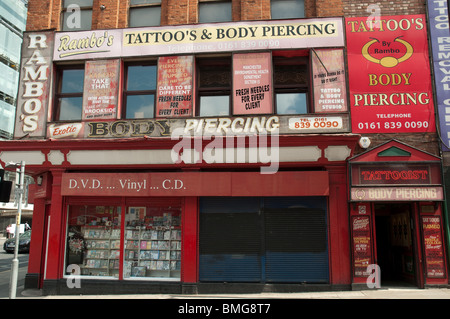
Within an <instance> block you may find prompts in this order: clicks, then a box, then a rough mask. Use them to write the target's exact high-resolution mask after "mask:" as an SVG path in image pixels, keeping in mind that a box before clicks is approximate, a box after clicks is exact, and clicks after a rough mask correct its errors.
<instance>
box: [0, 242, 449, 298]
mask: <svg viewBox="0 0 450 319" xmlns="http://www.w3.org/2000/svg"><path fill="white" fill-rule="evenodd" d="M4 240H5V238H4V237H2V236H0V244H1V245H3V242H4ZM1 247H2V246H0V249H2V248H1ZM16 299H97V300H99V299H104V300H107V299H134V300H139V299H159V300H162V299H168V300H195V299H197V300H202V299H209V300H221V299H233V300H238V299H309V300H310V299H322V300H323V299H342V300H344V299H385V300H387V299H424V300H425V299H428V300H430V299H431V300H438V299H450V288H427V289H419V288H415V287H383V286H382V287H381V288H379V289H367V290H357V291H325V292H299V293H257V294H197V295H183V294H127V295H52V296H44V295H43V294H42V291H41V290H38V289H26V290H23V291H18V294H17V296H16Z"/></svg>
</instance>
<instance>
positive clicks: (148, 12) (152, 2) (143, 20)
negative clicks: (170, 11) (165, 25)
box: [128, 0, 161, 27]
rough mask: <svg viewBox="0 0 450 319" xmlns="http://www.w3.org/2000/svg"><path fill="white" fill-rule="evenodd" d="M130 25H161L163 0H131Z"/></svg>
mask: <svg viewBox="0 0 450 319" xmlns="http://www.w3.org/2000/svg"><path fill="white" fill-rule="evenodd" d="M128 25H129V26H130V27H152V26H159V25H161V0H159V1H158V0H131V1H130V11H129V23H128Z"/></svg>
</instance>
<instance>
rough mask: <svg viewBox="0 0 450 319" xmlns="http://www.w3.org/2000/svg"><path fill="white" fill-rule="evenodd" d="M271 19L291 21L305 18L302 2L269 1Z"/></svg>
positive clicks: (287, 0)
mask: <svg viewBox="0 0 450 319" xmlns="http://www.w3.org/2000/svg"><path fill="white" fill-rule="evenodd" d="M270 7H271V15H272V19H292V18H304V17H305V3H304V0H272V1H270Z"/></svg>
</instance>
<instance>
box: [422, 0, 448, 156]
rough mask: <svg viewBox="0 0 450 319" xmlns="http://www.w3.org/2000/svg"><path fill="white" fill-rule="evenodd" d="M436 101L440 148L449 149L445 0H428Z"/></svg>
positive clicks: (446, 10)
mask: <svg viewBox="0 0 450 319" xmlns="http://www.w3.org/2000/svg"><path fill="white" fill-rule="evenodd" d="M427 3H428V17H429V19H428V21H429V26H430V39H431V49H432V54H433V70H434V77H435V88H436V102H437V109H438V113H439V125H440V131H441V139H442V141H443V144H444V145H443V147H442V149H443V150H444V151H450V116H449V114H450V30H449V23H448V7H447V0H439V1H436V0H428V1H427Z"/></svg>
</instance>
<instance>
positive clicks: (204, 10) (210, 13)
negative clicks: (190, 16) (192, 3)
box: [198, 1, 232, 23]
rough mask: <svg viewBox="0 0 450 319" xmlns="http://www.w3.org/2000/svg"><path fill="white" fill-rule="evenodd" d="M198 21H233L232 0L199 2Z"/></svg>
mask: <svg viewBox="0 0 450 319" xmlns="http://www.w3.org/2000/svg"><path fill="white" fill-rule="evenodd" d="M198 21H199V22H200V23H207V22H227V21H232V18H231V1H230V2H205V3H199V13H198Z"/></svg>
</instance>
